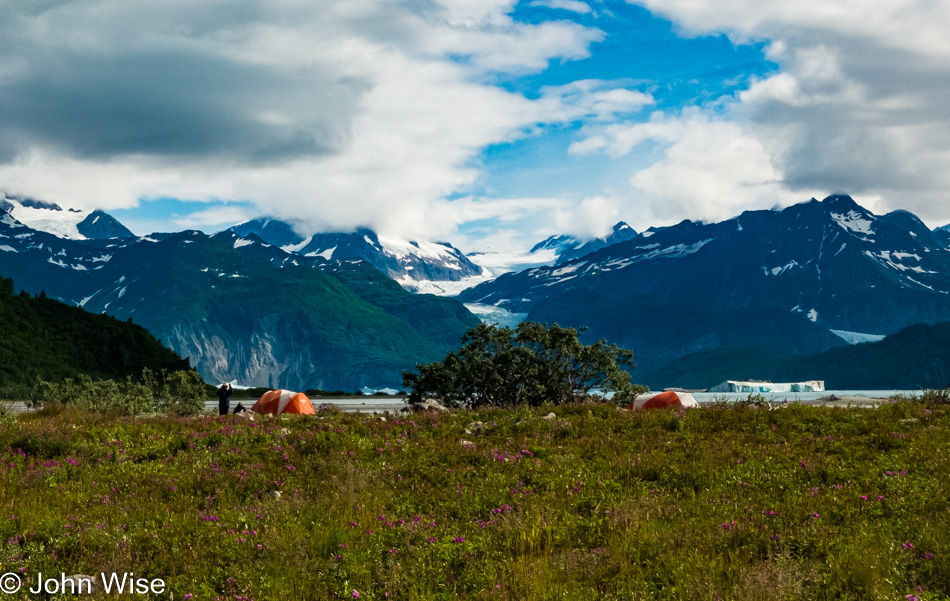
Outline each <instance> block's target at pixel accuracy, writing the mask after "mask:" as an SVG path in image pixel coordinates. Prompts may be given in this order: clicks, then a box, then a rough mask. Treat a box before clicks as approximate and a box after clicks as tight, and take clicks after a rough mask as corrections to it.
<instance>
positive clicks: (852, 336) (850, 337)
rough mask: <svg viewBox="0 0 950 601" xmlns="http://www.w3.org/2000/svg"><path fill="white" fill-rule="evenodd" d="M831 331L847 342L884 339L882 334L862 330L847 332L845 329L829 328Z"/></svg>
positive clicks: (855, 342) (856, 342)
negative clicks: (866, 332)
mask: <svg viewBox="0 0 950 601" xmlns="http://www.w3.org/2000/svg"><path fill="white" fill-rule="evenodd" d="M831 333H832V334H834V335H835V336H837V337H839V338H841V339H842V340H844V341H845V342H847V343H848V344H861V343H862V342H880V341H881V340H884V334H865V333H864V332H849V331H847V330H831Z"/></svg>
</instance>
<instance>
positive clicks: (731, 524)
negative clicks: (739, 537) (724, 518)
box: [722, 522, 736, 530]
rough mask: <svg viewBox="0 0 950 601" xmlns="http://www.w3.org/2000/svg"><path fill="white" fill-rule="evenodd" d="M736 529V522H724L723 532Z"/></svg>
mask: <svg viewBox="0 0 950 601" xmlns="http://www.w3.org/2000/svg"><path fill="white" fill-rule="evenodd" d="M735 527H736V523H735V522H723V523H722V529H723V530H732V529H733V528H735Z"/></svg>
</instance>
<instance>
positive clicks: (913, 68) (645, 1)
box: [574, 0, 950, 225]
mask: <svg viewBox="0 0 950 601" xmlns="http://www.w3.org/2000/svg"><path fill="white" fill-rule="evenodd" d="M629 1H631V2H632V3H636V4H642V5H643V6H645V7H646V8H648V9H649V10H651V11H653V12H655V13H656V14H658V15H661V16H664V17H667V18H670V19H672V20H673V21H674V22H675V23H676V24H678V25H679V26H680V27H681V28H683V29H684V30H685V31H687V32H692V33H696V34H708V33H716V32H725V33H727V34H728V35H729V36H730V37H731V38H732V39H733V40H735V41H748V40H768V41H769V47H768V49H767V56H768V57H769V58H770V59H771V60H774V61H776V62H777V63H778V64H779V65H780V69H781V70H780V72H778V73H775V74H773V75H771V76H769V77H767V78H765V79H763V80H760V81H756V82H754V83H753V84H752V85H751V87H750V88H749V89H748V90H746V91H744V92H742V93H741V94H739V96H738V99H737V100H738V103H736V104H734V105H733V106H731V107H730V109H729V111H728V116H729V117H730V118H731V119H733V120H734V122H735V123H737V124H741V127H742V131H743V134H742V135H743V136H746V137H749V138H752V139H754V140H757V141H758V142H759V144H760V145H761V147H762V149H763V150H764V152H765V155H766V156H768V157H769V159H770V161H771V163H772V165H773V166H774V169H775V172H776V175H777V176H778V177H779V178H780V180H781V188H782V190H784V191H791V192H792V193H797V194H798V195H799V196H804V195H805V194H806V193H807V192H808V191H812V190H821V191H826V192H832V191H847V192H849V193H851V194H852V195H854V196H856V197H859V196H860V197H862V198H866V199H869V201H871V202H873V203H874V204H875V206H876V209H877V210H880V211H886V210H893V209H897V208H905V209H909V210H912V211H914V212H915V213H917V214H918V215H920V216H921V217H922V218H924V219H925V220H927V221H928V222H929V223H931V225H935V224H938V223H946V222H947V221H950V204H948V203H947V198H946V190H947V189H948V187H950V60H948V59H950V36H947V35H946V24H947V23H950V4H948V3H946V2H929V1H926V0H887V1H885V0H835V1H834V2H826V1H822V0H804V2H797V3H787V2H786V3H780V2H757V1H755V0H723V1H722V2H715V3H712V2H696V1H694V0H662V1H661V0H638V1H636V2H634V1H633V0H629ZM639 133H641V134H643V132H639ZM631 135H632V134H631ZM633 142H635V140H634V141H633ZM611 143H613V144H614V145H615V146H613V147H611V146H610V144H611ZM628 143H630V141H624V140H623V139H622V138H621V137H619V136H609V135H606V136H604V135H601V137H599V138H598V137H596V136H593V135H592V136H589V137H588V138H587V139H585V140H584V141H582V142H579V143H577V144H576V145H575V146H574V151H575V152H582V151H587V152H589V151H593V150H604V151H607V152H618V151H621V150H622V149H623V148H624V144H628ZM658 169H659V167H658ZM644 177H645V176H644ZM643 179H644V178H640V181H641V183H643V181H642V180H643ZM874 199H877V200H874Z"/></svg>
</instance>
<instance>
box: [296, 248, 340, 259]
mask: <svg viewBox="0 0 950 601" xmlns="http://www.w3.org/2000/svg"><path fill="white" fill-rule="evenodd" d="M335 250H336V247H335V246H333V247H331V248H328V249H326V250H321V251H313V252H309V253H307V254H305V255H304V256H305V257H322V258H324V259H326V260H327V261H329V260H330V259H331V258H332V257H333V251H335Z"/></svg>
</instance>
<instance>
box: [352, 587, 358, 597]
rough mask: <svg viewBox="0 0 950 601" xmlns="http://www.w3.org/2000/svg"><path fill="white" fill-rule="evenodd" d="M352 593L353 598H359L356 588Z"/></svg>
mask: <svg viewBox="0 0 950 601" xmlns="http://www.w3.org/2000/svg"><path fill="white" fill-rule="evenodd" d="M352 595H353V598H354V599H359V598H360V592H359V591H358V590H356V589H353V593H352Z"/></svg>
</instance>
